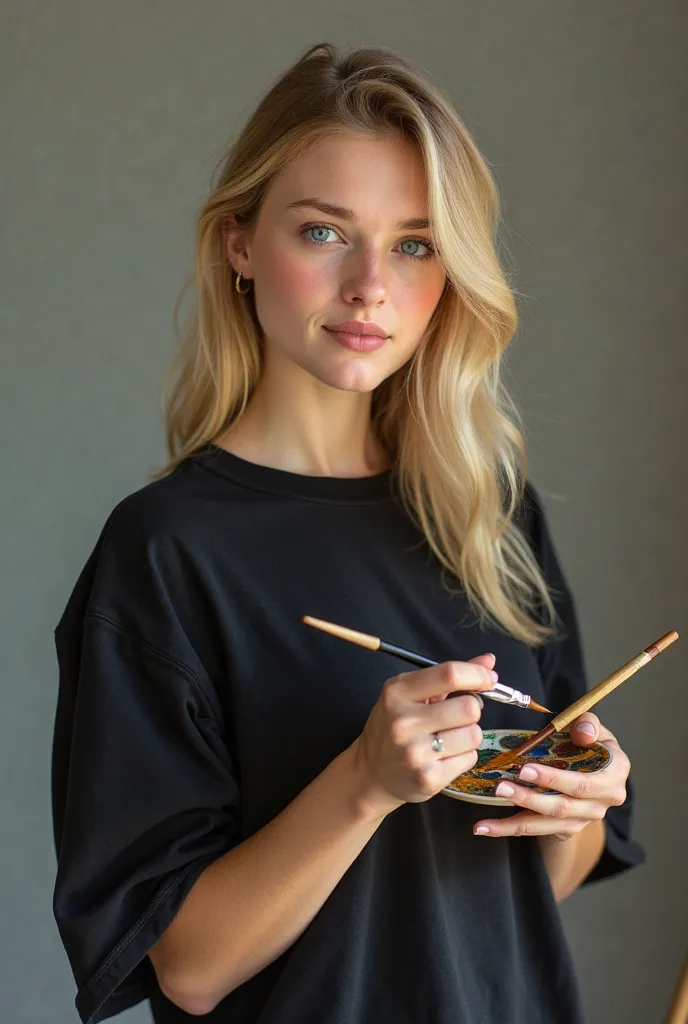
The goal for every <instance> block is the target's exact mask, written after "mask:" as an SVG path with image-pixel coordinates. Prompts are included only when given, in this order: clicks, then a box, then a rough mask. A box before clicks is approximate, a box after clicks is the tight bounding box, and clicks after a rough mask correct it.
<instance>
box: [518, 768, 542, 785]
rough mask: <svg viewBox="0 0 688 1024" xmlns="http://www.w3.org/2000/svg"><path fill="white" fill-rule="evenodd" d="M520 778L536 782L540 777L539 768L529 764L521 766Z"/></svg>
mask: <svg viewBox="0 0 688 1024" xmlns="http://www.w3.org/2000/svg"><path fill="white" fill-rule="evenodd" d="M518 777H519V779H525V780H526V782H534V781H535V779H537V777H538V773H537V768H533V766H532V765H530V764H527V765H526V766H525V768H521V771H520V774H519V776H518Z"/></svg>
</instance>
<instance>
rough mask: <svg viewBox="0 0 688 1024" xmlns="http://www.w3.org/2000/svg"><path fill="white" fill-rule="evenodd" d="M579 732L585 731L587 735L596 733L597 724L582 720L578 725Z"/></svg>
mask: <svg viewBox="0 0 688 1024" xmlns="http://www.w3.org/2000/svg"><path fill="white" fill-rule="evenodd" d="M576 730H577V731H578V732H584V733H585V735H586V736H594V735H595V726H594V725H593V724H592V722H581V723H580V725H577V726H576Z"/></svg>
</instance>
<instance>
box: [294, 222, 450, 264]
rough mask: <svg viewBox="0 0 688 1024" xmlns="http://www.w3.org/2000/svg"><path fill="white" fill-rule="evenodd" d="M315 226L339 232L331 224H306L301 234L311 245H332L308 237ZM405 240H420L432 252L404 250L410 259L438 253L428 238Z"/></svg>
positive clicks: (408, 240) (427, 257)
mask: <svg viewBox="0 0 688 1024" xmlns="http://www.w3.org/2000/svg"><path fill="white" fill-rule="evenodd" d="M313 228H324V229H325V230H326V231H334V233H335V234H338V232H337V229H336V228H333V227H332V225H331V224H305V225H304V226H303V227H302V228H301V229H300V231H299V234H300V235H301V237H302V238H304V239H305V240H306V241H307V242H310V244H311V245H330V242H316V240H315V239H314V238H309V237H308V232H309V231H312V230H313ZM403 241H404V242H418V243H419V244H420V245H425V246H426V247H427V248H428V249H429V250H430V252H427V253H425V255H423V256H411V255H410V254H409V253H407V252H402V253H401V255H402V256H405V257H406V258H407V259H409V260H429V259H432V257H433V256H435V254H436V250H435V247H434V245H433V244H432V242H428V240H427V239H426V238H404V239H403ZM400 244H401V243H400Z"/></svg>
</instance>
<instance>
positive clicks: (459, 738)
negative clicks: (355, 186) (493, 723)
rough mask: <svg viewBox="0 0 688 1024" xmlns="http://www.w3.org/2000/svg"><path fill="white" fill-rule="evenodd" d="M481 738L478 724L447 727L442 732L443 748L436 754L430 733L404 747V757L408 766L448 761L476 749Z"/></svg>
mask: <svg viewBox="0 0 688 1024" xmlns="http://www.w3.org/2000/svg"><path fill="white" fill-rule="evenodd" d="M482 738H483V734H482V729H481V728H480V726H478V725H466V726H464V727H463V728H461V729H449V730H447V731H446V732H443V733H442V741H443V743H444V749H443V751H442V754H441V755H440V754H437V753H436V752H435V751H433V749H432V747H431V746H430V744H431V741H432V736H431V735H425V736H422V737H419V738H418V739H417V740H416V741H414V742H412V743H409V744H408V745H407V747H406V752H405V757H406V760H407V762H408V764H409V766H410V767H421V766H422V765H424V764H427V763H428V762H429V761H448V760H451V759H452V758H454V757H457V756H458V755H459V754H468V753H469V752H471V751H477V749H478V747H479V746H480V743H481V740H482Z"/></svg>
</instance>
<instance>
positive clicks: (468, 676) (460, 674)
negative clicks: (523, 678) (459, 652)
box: [385, 661, 499, 701]
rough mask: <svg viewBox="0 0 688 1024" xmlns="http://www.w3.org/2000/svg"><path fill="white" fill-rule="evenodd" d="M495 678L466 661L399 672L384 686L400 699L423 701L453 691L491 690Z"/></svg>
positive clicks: (493, 673) (492, 673)
mask: <svg viewBox="0 0 688 1024" xmlns="http://www.w3.org/2000/svg"><path fill="white" fill-rule="evenodd" d="M498 678H499V677H498V676H497V673H496V672H494V671H490V669H487V668H484V666H482V665H476V664H474V663H472V662H470V661H443V662H441V663H440V664H439V665H433V666H432V667H431V668H423V669H419V670H418V671H416V672H402V673H401V674H400V675H398V676H395V677H394V678H393V679H388V680H387V683H386V684H385V686H386V687H387V688H388V689H389V690H392V691H393V692H394V694H395V695H396V696H399V697H400V698H401V699H403V700H412V701H424V700H425V699H426V698H427V697H435V696H437V695H438V694H448V693H451V692H452V691H457V690H491V689H492V687H493V686H494V684H495V683H496V682H497V679H498Z"/></svg>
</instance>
